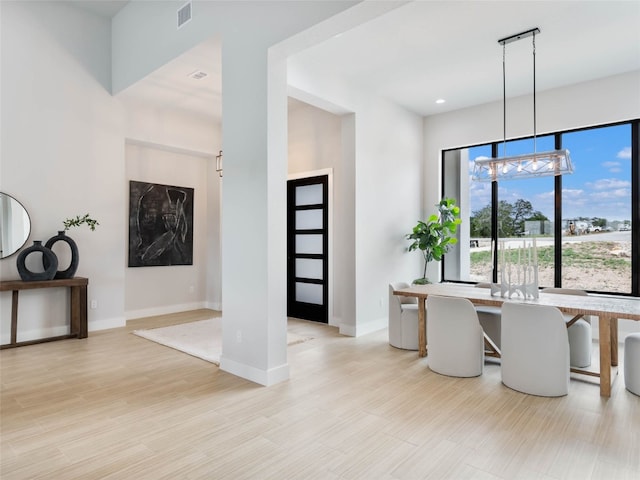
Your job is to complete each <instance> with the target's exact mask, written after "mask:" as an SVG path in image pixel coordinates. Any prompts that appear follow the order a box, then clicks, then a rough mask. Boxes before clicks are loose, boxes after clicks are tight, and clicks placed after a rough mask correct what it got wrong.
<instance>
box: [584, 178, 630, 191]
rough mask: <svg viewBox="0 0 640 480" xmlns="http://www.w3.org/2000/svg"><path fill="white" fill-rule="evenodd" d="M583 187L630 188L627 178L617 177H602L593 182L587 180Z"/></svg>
mask: <svg viewBox="0 0 640 480" xmlns="http://www.w3.org/2000/svg"><path fill="white" fill-rule="evenodd" d="M585 187H587V188H590V189H592V190H614V189H628V190H630V189H631V182H630V181H629V180H620V179H617V178H602V179H600V180H597V181H595V182H587V183H586V184H585Z"/></svg>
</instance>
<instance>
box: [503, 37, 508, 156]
mask: <svg viewBox="0 0 640 480" xmlns="http://www.w3.org/2000/svg"><path fill="white" fill-rule="evenodd" d="M506 52H507V44H506V43H503V44H502V135H503V136H502V138H503V139H504V141H503V142H502V156H503V157H506V156H507V74H506V68H507V64H506Z"/></svg>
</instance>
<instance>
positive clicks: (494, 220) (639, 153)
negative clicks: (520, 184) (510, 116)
mask: <svg viewBox="0 0 640 480" xmlns="http://www.w3.org/2000/svg"><path fill="white" fill-rule="evenodd" d="M620 125H629V126H630V128H631V160H630V161H631V172H630V173H631V225H632V227H634V228H632V231H631V292H630V293H626V292H610V291H598V290H587V291H588V292H589V293H596V294H606V295H619V296H630V297H640V119H633V120H626V121H620V122H614V123H607V124H600V125H593V126H589V127H583V128H574V129H569V130H562V131H557V132H552V133H545V134H543V135H544V136H553V137H554V144H555V145H554V148H555V149H562V148H563V147H562V140H563V135H566V134H570V133H574V132H584V131H589V130H596V129H602V128H608V127H615V126H620ZM528 139H533V136H528V137H518V138H512V139H509V140H507V142H511V141H517V140H528ZM503 143H504V141H503V140H500V141H494V142H487V143H477V144H473V145H467V146H462V147H456V148H448V149H444V150H442V151H441V158H440V162H441V172H442V176H441V179H440V180H441V191H442V192H444V191H445V184H446V182H445V175H446V171H447V169H446V154H447V152H452V151H458V150H462V149H469V148H474V147H481V146H486V145H490V146H491V156H492V158H498V157H499V148H500V146H501V145H502V144H503ZM498 201H499V198H498V181H495V180H494V181H492V182H491V242H492V243H491V244H492V245H494V248H495V249H497V245H498ZM553 221H554V233H553V235H554V287H557V288H560V287H562V175H558V176H556V177H554V218H553ZM495 253H496V254H495V255H494V256H493V258H494V265H493V270H492V271H493V278H492V281H493V282H497V265H496V263H497V258H498V255H497V252H495ZM446 261H447V255H446V254H445V256H444V257H443V259H442V261H441V262H440V278H442V281H443V282H450V283H463V284H473V283H475V282H471V281H464V280H454V279H448V278H446V276H445V272H446V269H445V265H446Z"/></svg>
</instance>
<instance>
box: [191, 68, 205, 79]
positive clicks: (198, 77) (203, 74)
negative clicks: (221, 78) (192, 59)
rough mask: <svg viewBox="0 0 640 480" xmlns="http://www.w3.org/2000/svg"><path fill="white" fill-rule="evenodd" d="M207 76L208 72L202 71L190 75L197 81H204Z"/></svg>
mask: <svg viewBox="0 0 640 480" xmlns="http://www.w3.org/2000/svg"><path fill="white" fill-rule="evenodd" d="M206 76H207V72H203V71H202V70H196V71H195V72H193V73H190V74H189V77H190V78H193V79H195V80H202V79H203V78H204V77H206Z"/></svg>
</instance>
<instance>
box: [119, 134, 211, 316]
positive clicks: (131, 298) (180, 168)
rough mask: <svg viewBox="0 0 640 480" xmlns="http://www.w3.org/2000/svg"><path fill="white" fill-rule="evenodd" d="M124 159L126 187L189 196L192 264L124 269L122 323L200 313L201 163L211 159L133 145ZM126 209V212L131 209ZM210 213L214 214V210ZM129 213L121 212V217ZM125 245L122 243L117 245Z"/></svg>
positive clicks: (203, 257) (203, 253) (203, 263)
mask: <svg viewBox="0 0 640 480" xmlns="http://www.w3.org/2000/svg"><path fill="white" fill-rule="evenodd" d="M125 157H126V176H127V179H129V181H131V180H133V181H137V182H149V183H159V184H163V185H174V186H178V187H187V188H193V190H194V196H193V207H192V208H193V233H192V234H193V264H192V265H172V266H155V267H129V268H126V271H125V304H124V308H125V312H126V315H127V318H139V317H147V316H151V315H157V314H160V313H167V310H168V309H170V310H172V311H187V310H194V309H197V308H204V307H205V306H206V302H204V301H203V299H204V298H206V290H207V289H206V268H207V250H206V244H207V242H206V239H207V219H208V217H209V212H208V205H207V163H208V162H210V161H211V160H212V157H208V158H207V157H204V156H201V155H197V154H196V155H194V154H190V153H188V152H187V151H178V150H169V149H166V148H162V147H157V146H152V145H148V144H136V143H128V144H127V146H126V149H125ZM127 207H128V208H127V210H130V208H131V206H130V205H127ZM212 207H213V208H215V207H216V205H212ZM129 213H130V212H128V211H125V212H123V214H124V215H128V214H129ZM130 233H131V232H129V234H130ZM126 234H127V232H125V235H126ZM128 240H129V239H128V237H126V238H124V239H123V242H125V243H126V242H127V241H128ZM127 265H128V263H127Z"/></svg>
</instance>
